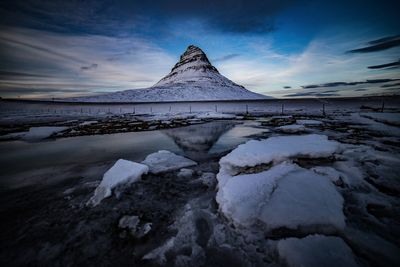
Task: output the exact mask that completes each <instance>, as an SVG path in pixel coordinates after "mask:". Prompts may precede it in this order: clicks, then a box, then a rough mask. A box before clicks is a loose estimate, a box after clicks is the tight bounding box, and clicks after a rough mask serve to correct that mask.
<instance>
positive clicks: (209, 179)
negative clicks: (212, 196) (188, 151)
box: [199, 172, 216, 188]
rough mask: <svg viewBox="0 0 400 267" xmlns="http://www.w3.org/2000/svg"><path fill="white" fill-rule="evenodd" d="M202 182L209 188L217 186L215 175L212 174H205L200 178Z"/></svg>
mask: <svg viewBox="0 0 400 267" xmlns="http://www.w3.org/2000/svg"><path fill="white" fill-rule="evenodd" d="M199 179H200V181H201V182H202V183H203V184H204V185H206V186H207V187H209V188H212V187H214V186H215V184H216V179H215V174H214V173H212V172H205V173H203V174H202V175H201V176H200V178H199Z"/></svg>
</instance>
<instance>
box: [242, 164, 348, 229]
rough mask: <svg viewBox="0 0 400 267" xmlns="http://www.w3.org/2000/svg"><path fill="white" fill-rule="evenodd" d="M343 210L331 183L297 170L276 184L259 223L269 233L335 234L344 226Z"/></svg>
mask: <svg viewBox="0 0 400 267" xmlns="http://www.w3.org/2000/svg"><path fill="white" fill-rule="evenodd" d="M249 197H251V196H249ZM342 210H343V198H342V196H341V195H340V194H339V193H338V192H337V191H336V188H335V186H334V185H333V184H332V183H331V181H330V180H328V179H326V178H325V177H323V176H321V175H318V174H315V173H313V172H311V171H309V170H306V169H302V168H296V169H295V170H293V171H292V172H290V173H288V174H287V175H285V176H284V177H282V178H281V179H280V180H279V182H278V184H277V186H276V188H274V191H273V193H272V194H270V196H269V200H268V202H266V203H265V206H264V207H263V208H262V210H261V214H260V220H261V221H263V222H264V223H265V224H266V225H267V226H268V228H270V229H277V228H282V227H285V228H289V229H300V230H301V229H302V228H307V229H310V231H311V232H312V231H316V232H317V231H333V232H334V231H335V230H342V229H344V227H345V225H346V224H345V217H344V214H343V211H342Z"/></svg>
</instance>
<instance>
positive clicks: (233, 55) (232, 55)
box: [212, 54, 240, 62]
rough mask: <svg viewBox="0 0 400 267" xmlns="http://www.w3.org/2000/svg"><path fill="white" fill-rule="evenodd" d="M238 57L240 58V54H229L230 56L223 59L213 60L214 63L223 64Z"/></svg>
mask: <svg viewBox="0 0 400 267" xmlns="http://www.w3.org/2000/svg"><path fill="white" fill-rule="evenodd" d="M238 56H240V54H229V55H226V56H223V57H219V58H216V59H214V60H212V62H223V61H227V60H231V59H233V58H236V57H238Z"/></svg>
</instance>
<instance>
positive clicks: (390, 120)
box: [360, 112, 400, 126]
mask: <svg viewBox="0 0 400 267" xmlns="http://www.w3.org/2000/svg"><path fill="white" fill-rule="evenodd" d="M360 115H361V116H362V117H365V118H369V119H373V120H375V121H378V122H383V123H387V124H393V125H397V126H400V113H382V112H379V113H378V112H369V113H361V114H360Z"/></svg>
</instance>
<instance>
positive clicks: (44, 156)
mask: <svg viewBox="0 0 400 267" xmlns="http://www.w3.org/2000/svg"><path fill="white" fill-rule="evenodd" d="M256 126H257V124H254V122H247V123H244V124H242V123H240V124H238V123H236V122H232V121H217V122H209V123H206V124H200V125H191V126H188V127H181V128H175V129H169V130H162V131H147V132H131V133H119V134H109V135H93V136H80V137H70V138H61V139H56V140H50V141H42V142H36V143H28V142H24V141H11V142H0V166H1V170H2V171H1V174H0V184H1V185H2V186H4V187H5V188H7V187H10V188H18V187H22V186H26V185H32V184H33V185H35V184H39V183H42V184H43V183H45V184H46V183H51V182H55V181H59V180H63V179H68V178H69V177H77V176H87V177H90V178H96V176H97V179H98V178H99V177H101V176H102V173H103V172H104V170H105V168H107V167H109V166H111V165H112V164H113V163H114V162H115V161H116V160H118V159H120V158H123V159H127V160H132V161H137V162H140V161H142V160H143V159H144V158H145V157H146V156H147V155H148V154H150V153H153V152H157V151H159V150H169V151H171V152H174V153H177V154H181V155H184V156H186V157H188V158H191V159H193V160H195V161H204V160H207V159H208V158H209V157H211V156H213V155H215V154H220V153H224V152H226V151H228V150H230V149H232V148H234V147H235V146H237V145H238V144H240V143H243V142H245V141H246V140H247V138H246V136H250V135H252V134H256V133H260V132H262V131H263V130H261V129H258V128H256ZM264 130H265V129H264Z"/></svg>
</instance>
